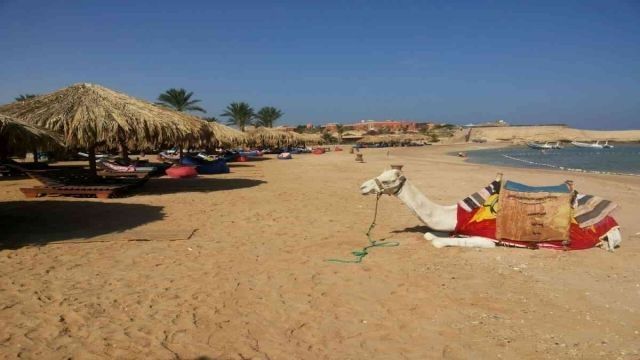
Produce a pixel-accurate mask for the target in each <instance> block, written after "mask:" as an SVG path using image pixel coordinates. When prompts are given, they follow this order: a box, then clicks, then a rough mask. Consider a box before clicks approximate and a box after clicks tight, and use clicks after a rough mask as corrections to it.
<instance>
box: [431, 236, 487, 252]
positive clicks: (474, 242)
mask: <svg viewBox="0 0 640 360" xmlns="http://www.w3.org/2000/svg"><path fill="white" fill-rule="evenodd" d="M424 238H425V239H426V240H429V241H431V244H433V246H435V247H437V248H442V247H445V246H461V247H476V248H487V249H489V248H494V247H496V244H495V243H494V242H493V240H491V239H489V238H485V237H481V236H471V237H463V238H450V237H437V236H435V235H433V234H432V233H426V234H424Z"/></svg>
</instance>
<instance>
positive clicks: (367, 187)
mask: <svg viewBox="0 0 640 360" xmlns="http://www.w3.org/2000/svg"><path fill="white" fill-rule="evenodd" d="M405 181H406V179H405V177H404V175H402V172H401V171H400V170H395V169H394V170H386V171H385V172H383V173H382V174H380V175H378V176H377V177H374V178H373V179H371V180H367V181H365V182H364V183H362V185H360V192H361V193H362V195H370V194H376V195H382V194H387V195H395V194H397V193H398V191H400V189H402V186H403V185H404V182H405Z"/></svg>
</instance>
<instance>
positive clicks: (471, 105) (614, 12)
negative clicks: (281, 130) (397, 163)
mask: <svg viewBox="0 0 640 360" xmlns="http://www.w3.org/2000/svg"><path fill="white" fill-rule="evenodd" d="M639 19H640V1H637V0H633V1H587V0H585V1H550V2H544V1H532V2H518V1H468V2H466V1H322V2H321V1H308V2H307V1H278V2H270V1H220V2H217V1H201V2H197V1H171V2H170V1H149V2H144V1H115V0H113V1H112V0H110V1H17V0H16V1H13V0H9V1H7V0H0V49H2V51H1V52H0V103H7V102H11V101H13V98H14V97H15V96H17V95H18V94H21V93H45V92H49V91H53V90H55V89H59V88H62V87H65V86H67V85H70V84H73V83H77V82H93V83H98V84H101V85H104V86H107V87H110V88H113V89H115V90H119V91H122V92H125V93H128V94H130V95H133V96H136V97H140V98H143V99H147V100H151V101H154V100H155V99H156V97H157V96H158V94H159V93H161V92H163V91H164V90H166V89H168V88H171V87H184V88H186V89H188V90H190V91H194V92H195V97H196V98H198V99H202V106H203V107H204V108H205V109H207V110H208V113H209V114H211V115H215V116H217V115H219V114H221V113H222V112H223V109H224V107H225V106H226V105H227V104H229V103H230V102H232V101H247V102H249V103H250V104H251V105H252V106H253V107H254V108H256V109H257V108H259V107H261V106H267V105H270V106H276V107H278V108H281V109H282V110H283V111H284V112H285V113H286V114H285V116H284V118H283V119H282V121H281V123H285V124H303V123H307V122H311V123H315V124H321V123H327V122H341V123H352V122H356V121H358V120H360V119H412V120H419V121H426V120H437V121H442V122H453V123H458V124H463V123H469V122H479V121H486V120H492V119H505V120H507V121H509V122H511V123H516V124H518V123H519V124H522V123H558V122H560V123H568V124H570V125H573V126H576V127H581V128H593V129H598V128H612V129H629V128H640V20H639Z"/></svg>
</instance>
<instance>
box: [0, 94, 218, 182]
mask: <svg viewBox="0 0 640 360" xmlns="http://www.w3.org/2000/svg"><path fill="white" fill-rule="evenodd" d="M0 113H4V114H7V115H11V116H14V117H16V118H19V119H22V120H24V121H26V122H29V123H32V124H35V125H38V126H42V127H45V128H48V129H51V130H54V131H57V132H60V133H62V134H63V137H64V140H65V142H66V144H67V146H70V147H79V148H86V149H87V150H88V153H89V165H90V167H91V170H92V171H93V172H95V166H96V164H95V151H96V147H98V146H107V147H116V146H120V147H121V148H122V150H123V155H124V156H126V155H127V149H128V147H129V146H132V145H137V146H141V145H154V144H189V143H193V142H197V141H201V140H202V138H203V137H206V136H210V134H207V131H206V129H207V128H208V127H207V126H206V124H205V123H204V121H200V120H198V119H197V118H195V117H194V116H191V115H188V114H184V113H180V112H177V111H174V110H170V109H168V108H165V107H161V106H157V105H154V104H152V103H150V102H147V101H144V100H139V99H136V98H133V97H131V96H128V95H125V94H123V93H119V92H116V91H113V90H110V89H107V88H105V87H102V86H99V85H94V84H75V85H72V86H69V87H67V88H64V89H61V90H58V91H55V92H53V93H50V94H46V95H42V96H38V97H36V98H33V99H29V100H25V101H19V102H15V103H11V104H8V105H4V106H0Z"/></svg>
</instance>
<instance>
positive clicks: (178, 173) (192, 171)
mask: <svg viewBox="0 0 640 360" xmlns="http://www.w3.org/2000/svg"><path fill="white" fill-rule="evenodd" d="M165 173H167V175H168V176H169V177H171V178H174V179H183V178H190V177H195V176H198V171H196V168H195V166H181V165H174V166H172V167H170V168H168V169H167V170H165Z"/></svg>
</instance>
